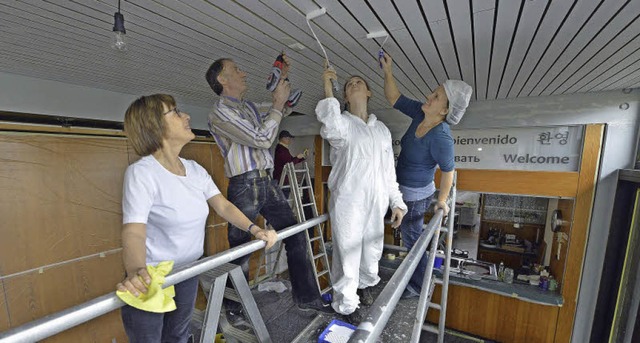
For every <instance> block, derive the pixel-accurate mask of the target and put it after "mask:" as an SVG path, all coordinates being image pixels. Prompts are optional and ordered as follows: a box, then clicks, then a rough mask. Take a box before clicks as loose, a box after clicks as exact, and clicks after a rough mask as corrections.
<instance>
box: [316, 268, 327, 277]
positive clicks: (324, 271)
mask: <svg viewBox="0 0 640 343" xmlns="http://www.w3.org/2000/svg"><path fill="white" fill-rule="evenodd" d="M328 272H329V269H325V270H323V271H321V272H320V273H318V277H321V276H322V275H324V274H326V273H328Z"/></svg>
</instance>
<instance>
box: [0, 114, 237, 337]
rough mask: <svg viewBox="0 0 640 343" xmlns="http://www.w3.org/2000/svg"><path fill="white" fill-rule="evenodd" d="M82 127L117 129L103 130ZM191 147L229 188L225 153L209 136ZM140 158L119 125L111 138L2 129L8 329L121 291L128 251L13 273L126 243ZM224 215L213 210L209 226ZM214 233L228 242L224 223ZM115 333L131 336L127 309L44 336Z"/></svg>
mask: <svg viewBox="0 0 640 343" xmlns="http://www.w3.org/2000/svg"><path fill="white" fill-rule="evenodd" d="M5 126H6V125H5ZM2 128H5V129H10V130H14V129H16V127H15V126H12V125H9V127H4V126H2ZM18 129H19V128H18ZM23 129H28V128H27V127H24V128H23ZM32 129H34V130H37V131H40V130H44V131H48V128H46V127H43V128H41V129H38V128H32ZM54 131H55V132H57V131H56V130H54ZM85 131H86V132H85ZM61 132H64V133H74V132H76V131H74V130H73V129H66V128H64V130H63V131H61ZM77 132H78V133H81V134H87V135H96V134H107V135H110V131H108V132H107V131H103V130H89V131H87V130H82V129H79V130H77ZM183 152H184V154H183V155H185V157H186V158H190V159H193V160H196V161H197V162H198V163H200V164H201V165H202V166H203V167H204V168H205V169H207V170H208V171H209V172H211V173H212V174H213V178H214V182H216V184H217V185H218V186H219V188H220V189H221V191H222V192H223V194H226V188H227V184H228V182H227V180H226V178H225V177H224V173H223V164H222V159H221V157H220V153H219V150H218V148H217V147H216V146H214V144H212V141H211V140H202V139H200V140H198V142H193V143H190V144H189V145H187V146H186V147H185V149H184V151H183ZM138 159H139V156H137V155H136V154H135V153H134V152H133V149H132V148H131V147H130V146H128V143H127V141H126V138H125V137H123V135H122V134H121V133H119V134H118V132H116V133H115V134H113V137H100V136H72V135H49V134H45V133H24V132H5V131H3V132H0V162H1V163H0V192H2V194H3V196H2V197H1V198H0V218H3V223H2V233H3V234H4V237H8V239H2V240H0V278H2V282H1V283H0V294H1V295H0V331H4V330H6V329H8V328H10V327H16V326H19V325H21V324H24V323H26V322H29V321H31V320H34V319H37V318H41V317H42V316H45V315H47V314H50V313H55V312H57V311H60V310H63V309H65V308H68V307H71V306H74V305H77V304H80V303H83V302H85V301H88V300H90V299H92V298H95V297H97V296H101V295H104V294H107V293H110V292H113V291H114V287H115V284H116V283H117V282H119V281H120V280H122V277H123V276H124V270H123V267H122V257H121V253H120V252H117V253H115V254H107V255H106V257H104V258H100V257H88V258H87V259H84V260H77V261H73V262H69V263H67V264H62V265H59V266H56V267H52V268H49V269H44V272H43V273H38V271H37V270H36V271H33V272H30V273H26V274H22V275H18V276H10V277H7V275H9V274H13V273H19V272H23V271H25V270H28V269H32V268H39V267H41V266H46V265H49V264H52V263H57V262H62V261H66V260H70V259H74V258H83V257H85V256H87V255H91V254H95V253H98V252H103V251H108V250H113V249H118V248H120V246H121V241H120V231H121V227H122V213H121V200H122V181H123V176H124V171H125V169H126V167H127V166H128V165H129V164H130V163H133V162H134V161H136V160H138ZM221 221H223V219H222V218H219V217H217V215H214V214H213V211H212V215H211V216H210V217H209V219H208V224H210V226H209V228H210V229H211V228H212V227H214V226H215V224H218V223H220V222H221ZM222 230H223V231H224V232H220V231H222ZM210 231H213V230H210ZM214 232H215V233H216V234H215V235H214V236H213V237H211V235H208V237H207V241H208V242H210V241H213V242H214V243H215V245H214V246H213V248H212V250H213V251H217V252H219V251H222V250H224V249H226V248H228V243H227V239H226V225H222V226H217V227H216V230H215V231H214ZM218 233H220V234H219V235H218ZM113 338H115V339H116V340H117V341H118V342H126V341H127V339H126V335H125V333H124V330H123V328H122V323H121V320H120V313H119V311H113V312H111V313H109V314H107V315H104V316H102V317H99V318H96V319H94V320H92V321H90V322H88V323H85V324H83V325H80V326H78V327H76V328H73V329H70V330H67V331H65V332H63V333H60V334H58V335H56V336H53V337H51V338H49V339H47V340H45V341H46V342H88V341H91V342H111V341H112V339H113Z"/></svg>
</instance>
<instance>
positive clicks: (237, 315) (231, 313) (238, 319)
mask: <svg viewBox="0 0 640 343" xmlns="http://www.w3.org/2000/svg"><path fill="white" fill-rule="evenodd" d="M225 315H226V316H227V321H228V322H229V324H231V326H237V325H240V324H244V323H246V322H247V318H246V317H245V316H244V310H242V309H240V310H239V311H238V310H225Z"/></svg>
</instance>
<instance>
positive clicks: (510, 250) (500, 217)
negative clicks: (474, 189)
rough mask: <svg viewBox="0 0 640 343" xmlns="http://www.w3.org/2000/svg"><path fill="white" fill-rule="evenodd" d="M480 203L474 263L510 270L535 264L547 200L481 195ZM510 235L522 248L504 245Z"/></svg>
mask: <svg viewBox="0 0 640 343" xmlns="http://www.w3.org/2000/svg"><path fill="white" fill-rule="evenodd" d="M481 203H482V207H481V219H480V237H479V240H478V259H479V260H482V261H487V262H493V263H496V264H499V263H500V262H504V264H505V266H507V267H509V268H514V269H518V268H520V267H521V266H523V265H527V264H530V263H534V262H538V263H539V262H540V258H541V257H542V256H543V254H542V252H543V251H542V250H543V249H544V242H543V240H544V229H545V221H546V214H547V207H548V199H546V198H536V197H525V196H516V195H506V194H483V195H482V201H481ZM510 235H515V237H516V240H517V241H518V242H522V244H508V243H509V242H508V240H507V239H506V237H509V236H510ZM492 236H493V238H492ZM511 237H513V236H511Z"/></svg>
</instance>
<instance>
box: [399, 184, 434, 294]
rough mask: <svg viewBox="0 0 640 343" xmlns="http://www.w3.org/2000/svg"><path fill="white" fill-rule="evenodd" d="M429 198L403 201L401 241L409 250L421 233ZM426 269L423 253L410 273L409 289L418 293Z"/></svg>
mask: <svg viewBox="0 0 640 343" xmlns="http://www.w3.org/2000/svg"><path fill="white" fill-rule="evenodd" d="M431 199H433V195H431V196H429V197H427V198H425V199H421V200H417V201H405V204H407V214H406V215H405V216H404V218H402V223H401V224H400V230H401V231H402V243H403V245H404V246H405V248H407V249H409V250H411V248H413V245H414V244H415V243H416V241H417V240H418V238H420V235H421V234H422V231H423V224H424V214H425V212H427V208H429V205H430V204H431ZM426 270H427V255H426V253H425V254H423V255H422V257H421V258H420V263H418V266H417V267H416V270H415V271H414V272H413V275H411V280H409V285H408V286H407V288H408V289H409V291H411V292H412V293H417V294H419V293H420V290H421V289H422V281H423V279H424V273H425V271H426Z"/></svg>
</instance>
